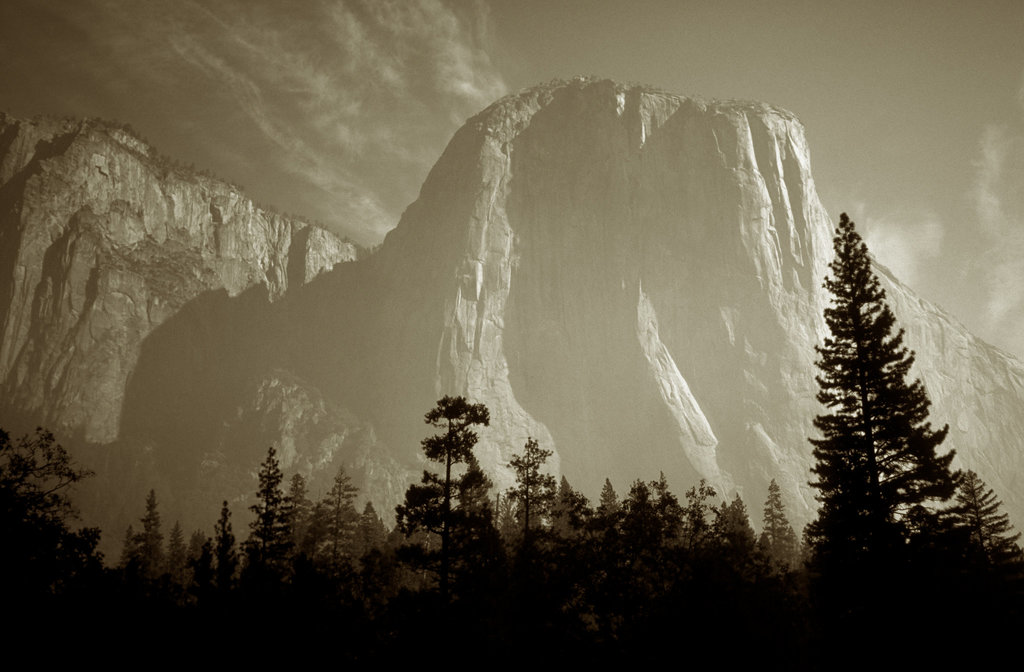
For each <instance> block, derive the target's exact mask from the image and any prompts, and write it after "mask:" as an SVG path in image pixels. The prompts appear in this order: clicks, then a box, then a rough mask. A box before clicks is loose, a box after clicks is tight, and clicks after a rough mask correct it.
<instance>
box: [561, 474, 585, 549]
mask: <svg viewBox="0 0 1024 672" xmlns="http://www.w3.org/2000/svg"><path fill="white" fill-rule="evenodd" d="M592 514H593V512H592V511H591V509H590V502H588V501H587V498H586V497H585V496H584V495H583V493H581V492H577V491H576V490H574V489H573V487H572V486H571V485H569V480H568V479H567V478H566V477H565V476H562V480H561V481H560V482H559V484H558V493H557V494H556V495H555V503H554V506H553V507H552V509H551V525H552V528H553V529H554V531H555V533H556V534H557V535H558V536H559V537H561V538H562V539H571V538H575V537H578V536H579V534H580V532H581V531H582V530H583V529H584V528H585V527H586V525H587V523H588V522H589V520H590V517H591V515H592Z"/></svg>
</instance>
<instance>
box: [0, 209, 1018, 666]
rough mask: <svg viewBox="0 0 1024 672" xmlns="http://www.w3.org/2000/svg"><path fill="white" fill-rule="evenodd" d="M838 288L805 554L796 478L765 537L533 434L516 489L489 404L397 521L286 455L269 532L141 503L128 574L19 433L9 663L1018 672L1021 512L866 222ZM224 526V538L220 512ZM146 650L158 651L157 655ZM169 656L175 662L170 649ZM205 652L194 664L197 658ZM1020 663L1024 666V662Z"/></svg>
mask: <svg viewBox="0 0 1024 672" xmlns="http://www.w3.org/2000/svg"><path fill="white" fill-rule="evenodd" d="M834 245H835V251H836V258H835V261H834V262H833V264H832V265H831V267H830V268H831V270H832V275H831V277H830V278H829V279H828V280H827V281H826V287H827V288H828V290H829V291H830V293H831V294H832V296H833V302H832V305H831V307H830V308H829V309H828V310H826V312H825V320H826V323H827V324H828V327H829V329H830V333H831V336H830V337H829V338H827V339H825V342H824V344H823V345H822V346H820V347H819V348H818V356H819V359H818V368H819V372H820V375H819V377H818V383H819V392H818V401H819V402H820V403H821V404H822V408H823V409H824V412H823V414H822V415H820V416H818V417H817V418H816V419H815V427H816V429H817V430H818V432H819V433H818V435H817V436H814V437H810V439H811V444H812V446H813V454H814V458H815V466H814V467H813V468H812V469H811V473H810V474H808V478H809V481H810V484H811V486H812V487H813V488H814V489H815V491H816V496H817V499H818V501H819V504H820V508H819V511H818V515H817V517H816V519H815V520H814V521H812V523H811V524H810V525H809V526H808V527H807V529H806V530H804V533H803V535H802V538H801V537H798V535H797V534H796V533H795V532H794V530H793V528H792V527H791V526H790V524H789V522H788V521H787V519H786V512H785V508H784V506H783V501H782V498H781V494H780V490H779V488H778V487H777V486H776V485H775V483H774V481H773V482H772V485H771V487H770V489H769V495H768V498H767V500H766V501H765V502H764V503H763V506H762V508H761V511H760V515H757V514H756V513H755V515H754V518H755V519H758V520H757V522H758V523H759V524H760V533H759V534H757V533H755V530H754V527H753V525H752V521H751V514H750V512H748V509H747V504H746V503H745V502H743V500H742V499H741V498H740V497H739V496H736V497H735V498H733V499H732V500H731V501H728V500H725V499H723V498H722V497H721V494H722V493H717V492H715V491H714V489H713V488H711V487H709V486H708V485H707V484H706V483H705V482H703V481H701V482H700V483H696V484H692V486H691V487H690V488H689V489H688V490H686V491H685V493H684V494H683V496H682V498H680V497H678V496H677V495H676V494H675V493H674V492H673V491H672V490H671V488H670V487H669V484H668V483H667V482H666V480H665V478H664V476H661V477H660V478H657V479H655V480H651V481H641V480H637V481H635V482H634V483H633V484H632V485H631V487H630V488H629V491H628V492H624V493H616V492H615V491H614V490H613V488H612V486H611V483H610V482H608V481H606V483H605V487H604V489H603V491H602V492H601V496H600V499H599V501H597V502H590V501H588V500H587V499H586V498H585V497H584V496H583V495H581V494H580V493H579V492H577V491H575V490H574V489H573V488H572V486H571V485H570V483H569V482H568V481H567V480H566V479H565V478H562V479H561V482H560V483H556V481H555V479H554V477H553V476H551V475H550V474H549V473H548V472H547V470H546V469H545V463H546V460H547V458H548V457H549V456H550V455H551V452H550V451H549V450H548V449H547V448H545V447H544V446H541V445H539V444H538V443H537V442H535V441H533V440H530V441H528V442H527V443H526V445H525V446H524V447H523V449H522V451H521V452H520V453H519V454H518V455H516V456H515V457H514V458H513V459H512V461H511V466H512V468H513V469H514V471H515V474H516V484H515V486H514V487H513V488H511V489H510V490H508V491H505V492H497V491H496V490H495V488H494V487H493V486H492V484H491V482H490V481H489V479H488V477H487V476H486V475H485V474H484V472H483V471H482V470H481V469H480V467H479V465H478V464H477V462H476V459H475V458H474V456H473V447H474V445H475V443H476V440H477V435H476V433H475V431H474V428H478V427H481V426H484V425H487V424H488V423H489V413H488V410H487V408H486V407H484V406H483V405H481V404H474V403H471V402H470V401H468V400H466V399H465V398H462V397H444V398H442V399H440V400H439V401H438V402H437V405H436V407H435V408H433V409H431V410H430V411H429V412H428V413H427V414H426V416H425V420H426V423H427V424H428V425H430V427H431V428H432V430H431V431H432V432H433V433H432V434H430V435H429V436H427V437H426V438H425V439H424V440H423V442H422V445H423V451H424V455H425V457H426V458H427V459H428V460H430V461H431V462H433V463H434V464H435V465H436V468H435V469H431V470H427V471H425V472H424V473H423V477H422V479H421V481H420V483H418V484H414V485H412V486H410V487H409V489H408V490H407V492H406V496H405V501H404V502H403V503H402V504H401V505H400V506H398V507H397V509H396V511H395V519H396V526H395V528H394V529H392V530H389V529H387V528H386V527H385V525H384V523H383V522H382V519H381V517H380V516H379V515H378V513H377V512H376V511H375V510H374V508H373V506H372V504H367V505H366V506H365V508H364V509H363V510H362V512H359V511H358V510H357V509H356V507H355V506H354V502H355V501H356V497H357V494H358V493H357V492H356V490H355V488H353V487H352V485H351V483H350V481H349V478H348V477H347V475H346V474H345V472H344V471H339V473H338V474H337V476H336V477H335V480H334V484H333V487H332V488H331V490H330V491H329V492H328V493H327V494H326V495H325V496H324V497H322V498H320V499H318V500H316V501H313V500H311V499H310V497H309V494H308V492H307V488H306V482H305V480H304V479H303V477H302V476H301V475H298V474H295V475H292V476H291V477H290V478H288V479H286V477H285V475H284V474H283V473H282V471H281V469H280V465H279V463H278V460H277V457H276V453H275V450H274V448H273V447H271V448H270V449H269V450H268V453H267V456H266V459H265V460H264V461H263V463H262V464H261V465H260V467H259V478H258V490H257V492H256V504H254V505H253V506H252V507H250V509H251V511H250V512H251V514H252V523H251V524H250V525H249V526H248V529H245V530H236V529H234V527H233V525H232V511H231V510H230V508H229V506H228V504H227V502H225V503H224V505H223V508H222V510H221V512H220V516H219V518H218V519H217V520H216V522H215V523H214V524H213V527H212V529H213V535H212V536H209V535H208V534H207V533H205V532H203V531H195V532H192V533H191V535H190V536H189V537H188V538H186V536H185V533H184V531H183V530H182V529H181V528H180V526H179V525H177V524H175V525H174V526H173V527H172V528H171V529H170V530H167V529H166V526H165V525H164V524H163V521H161V517H160V511H159V504H158V497H157V493H156V492H150V495H149V497H148V498H147V500H146V502H145V503H144V505H143V503H141V502H140V513H141V516H140V517H139V519H138V523H137V524H133V525H132V526H131V527H129V528H128V529H127V530H126V531H124V543H123V550H122V553H121V556H120V558H117V559H114V558H103V557H102V556H101V555H100V554H99V553H98V552H97V550H96V549H97V544H98V541H99V538H100V530H98V529H95V528H76V527H75V520H76V519H75V513H74V508H73V506H72V502H71V498H70V497H71V491H72V489H73V487H74V485H75V484H76V483H77V482H79V481H80V480H81V479H83V478H87V477H88V476H89V474H87V473H86V472H83V471H82V470H80V469H79V468H77V467H76V466H75V464H74V463H73V461H72V460H71V458H70V456H69V455H68V453H67V452H66V451H65V450H64V449H63V448H62V447H61V446H60V445H59V444H58V443H57V442H56V441H55V440H54V437H53V436H52V435H51V434H49V433H48V432H46V431H44V430H39V431H38V432H37V433H36V434H34V435H29V436H24V437H20V438H12V437H10V436H9V435H8V434H6V433H4V432H2V431H0V518H2V519H0V534H2V538H3V547H2V551H0V587H2V596H3V604H4V609H5V612H6V615H7V616H8V619H9V620H11V619H12V617H13V624H12V625H9V626H7V627H6V629H5V632H4V634H5V636H6V641H7V642H9V643H10V644H9V646H8V647H7V649H8V655H12V653H13V652H15V651H18V650H24V651H25V652H29V655H30V656H34V657H33V658H32V659H33V660H35V659H39V660H43V659H51V657H52V656H53V655H54V654H55V653H59V652H62V653H65V654H68V655H73V656H75V657H77V658H81V659H85V658H88V657H90V656H95V657H100V656H102V658H103V659H105V660H108V661H119V662H126V661H129V660H131V661H135V662H136V663H138V664H146V665H148V664H152V663H153V662H154V661H156V660H159V659H160V658H161V657H162V656H167V655H180V656H182V657H183V658H186V659H191V660H193V661H194V662H198V661H199V660H201V659H210V658H211V657H216V658H217V659H220V660H224V661H230V660H236V661H237V660H247V661H253V662H255V663H258V664H263V665H269V664H274V663H292V664H294V663H296V662H297V661H299V660H302V659H305V658H315V659H317V660H319V661H329V663H330V664H331V665H333V666H339V665H343V664H347V663H373V664H376V663H378V662H388V661H394V662H412V663H430V662H431V661H434V662H436V663H437V664H443V665H445V666H447V667H453V668H468V667H481V666H484V665H489V666H494V665H498V666H500V667H502V668H504V667H508V666H510V665H514V664H523V665H530V666H540V667H548V666H553V665H555V664H559V663H563V662H570V663H576V664H585V665H602V664H605V665H618V664H621V665H636V664H642V663H645V662H661V661H664V662H670V663H674V664H676V666H679V665H683V666H685V665H690V664H693V665H701V666H704V665H714V666H716V667H719V668H723V669H734V668H739V667H745V666H747V665H750V666H756V667H759V668H765V667H767V668H769V669H849V668H863V667H864V666H865V665H871V666H873V667H876V666H877V667H882V668H883V669H891V668H893V667H900V666H904V665H905V666H908V667H911V668H913V669H922V668H926V667H937V668H939V669H945V668H949V667H952V666H953V665H954V664H956V663H958V662H959V661H961V660H963V661H966V662H970V663H972V664H973V666H975V667H977V666H978V665H980V664H983V663H984V662H985V661H987V660H996V661H1001V662H1002V664H1005V662H1006V661H1007V660H1010V661H1013V662H1016V663H1017V664H1019V651H1018V650H1016V648H1015V647H1016V642H1017V640H1018V639H1019V636H1020V633H1021V632H1022V630H1021V628H1022V627H1024V555H1022V551H1021V548H1020V546H1019V545H1018V543H1017V542H1018V540H1019V538H1020V535H1019V534H1017V533H1015V532H1014V530H1013V528H1012V527H1011V525H1010V522H1009V520H1008V518H1007V516H1006V515H1005V514H1004V513H1003V512H1002V511H1001V505H1000V502H999V499H998V497H997V495H996V494H995V493H994V492H992V490H991V489H989V488H988V487H987V486H986V485H985V484H984V483H983V482H982V481H981V479H980V478H978V476H977V475H976V474H975V473H974V472H973V471H970V470H964V471H954V470H953V469H952V463H953V458H954V453H953V452H952V451H951V450H950V451H946V452H942V444H943V441H944V439H945V436H946V431H947V429H946V428H945V427H943V428H938V429H933V428H932V427H931V425H930V424H929V422H928V409H929V400H928V397H927V395H926V394H925V391H924V389H923V386H922V385H921V384H920V382H919V381H908V380H907V376H908V373H909V371H910V369H911V367H912V365H913V361H914V358H913V353H912V352H908V351H907V350H906V348H904V347H903V345H902V331H900V330H898V329H897V328H896V326H895V320H894V318H893V316H892V313H891V312H890V311H889V309H888V307H887V306H886V305H885V295H884V292H883V291H882V290H880V289H879V287H878V281H877V278H875V276H874V274H873V272H872V270H871V264H870V260H869V257H868V255H867V249H866V247H865V246H864V244H863V242H862V241H861V240H860V238H859V236H858V235H857V234H856V232H855V230H854V227H853V223H852V222H850V221H849V220H848V219H847V218H846V216H845V215H843V217H842V219H841V221H840V224H839V228H838V230H837V233H836V238H835V241H834ZM211 522H212V521H211ZM139 651H145V652H146V655H148V656H149V658H148V659H139V658H138V653H137V652H139ZM161 652H163V653H161ZM193 654H194V655H193ZM1015 658H1016V660H1015Z"/></svg>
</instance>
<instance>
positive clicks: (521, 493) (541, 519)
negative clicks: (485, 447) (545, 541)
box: [507, 438, 555, 545]
mask: <svg viewBox="0 0 1024 672" xmlns="http://www.w3.org/2000/svg"><path fill="white" fill-rule="evenodd" d="M551 455H552V453H551V451H550V450H547V449H545V448H541V447H540V444H538V443H537V441H536V439H532V438H531V439H528V440H527V441H526V445H525V446H524V447H523V452H522V453H521V454H519V455H514V456H513V457H512V459H511V460H510V462H509V464H510V466H511V467H512V470H513V471H514V472H515V474H516V484H515V485H514V486H513V487H512V488H511V489H510V490H509V491H508V495H507V497H508V498H509V499H510V500H511V501H512V502H513V503H515V505H516V513H517V517H518V519H519V525H520V529H521V530H522V535H523V536H522V540H523V544H524V545H528V544H530V543H531V540H532V537H531V528H535V527H541V526H543V525H544V524H545V522H546V520H547V517H548V516H549V515H550V512H551V505H552V504H553V502H554V498H555V477H554V476H552V475H551V474H545V473H543V472H542V471H541V469H542V468H543V467H544V463H545V462H547V459H548V458H549V457H551Z"/></svg>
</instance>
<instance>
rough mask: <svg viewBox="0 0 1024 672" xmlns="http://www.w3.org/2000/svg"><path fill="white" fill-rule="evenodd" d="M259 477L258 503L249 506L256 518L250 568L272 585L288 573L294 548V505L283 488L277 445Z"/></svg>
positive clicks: (247, 545)
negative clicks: (290, 525) (286, 496)
mask: <svg viewBox="0 0 1024 672" xmlns="http://www.w3.org/2000/svg"><path fill="white" fill-rule="evenodd" d="M258 478H259V488H258V489H257V491H256V503H255V504H253V505H252V506H250V507H249V510H250V511H252V512H253V514H254V515H255V518H254V519H253V521H252V523H250V525H249V538H248V539H247V540H246V542H245V553H246V560H247V564H246V571H247V572H248V573H249V574H250V576H251V577H253V578H256V580H257V581H258V582H267V583H268V584H269V583H272V582H274V581H276V580H280V579H281V578H283V576H284V575H285V574H286V572H287V568H288V559H289V557H290V553H291V549H292V534H291V529H290V527H289V525H288V520H289V517H290V511H289V508H290V507H289V506H288V502H287V500H286V498H285V495H284V491H283V490H282V489H281V483H282V481H283V480H284V476H283V475H282V473H281V466H280V463H279V462H278V461H277V453H276V451H275V450H274V447H273V446H271V447H270V448H269V450H268V451H267V459H266V460H264V461H263V463H262V464H261V465H260V471H259V476H258Z"/></svg>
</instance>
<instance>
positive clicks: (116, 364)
mask: <svg viewBox="0 0 1024 672" xmlns="http://www.w3.org/2000/svg"><path fill="white" fill-rule="evenodd" d="M354 258H355V248H354V246H353V245H352V244H351V243H347V242H343V241H342V240H340V239H338V238H337V237H335V236H334V235H333V234H330V233H327V232H326V231H323V230H321V229H319V228H317V227H314V226H311V225H309V224H307V223H304V222H299V221H295V220H291V219H287V218H285V217H282V216H280V215H277V214H274V213H272V212H268V211H265V210H262V209H260V208H259V207H257V206H255V205H254V204H253V202H252V201H251V200H249V199H248V198H247V197H245V196H244V195H243V194H242V193H241V191H240V190H239V189H238V188H237V187H234V186H232V185H229V184H226V183H224V182H222V181H220V180H216V179H213V178H210V177H205V176H202V175H198V174H195V173H194V172H193V171H191V170H184V169H179V168H175V167H174V166H173V165H172V164H171V163H170V161H169V160H167V159H165V158H163V157H161V156H159V155H157V153H156V152H155V151H154V150H153V149H152V148H151V147H150V146H149V145H147V144H146V143H144V142H142V141H140V140H139V139H137V138H136V137H134V136H133V135H132V134H130V133H128V132H126V131H125V130H124V129H122V128H119V127H117V126H114V125H111V124H108V123H103V122H97V121H59V120H48V119H36V120H33V121H22V120H17V119H14V118H11V117H6V116H0V398H2V401H0V411H2V413H3V416H4V420H3V422H4V423H9V422H11V419H12V417H19V418H23V419H25V420H26V421H28V422H31V423H33V424H41V425H45V426H47V427H49V428H51V429H53V430H54V431H56V432H58V435H60V436H62V437H63V439H64V440H65V441H68V440H70V441H73V442H76V443H84V444H109V443H111V442H114V441H116V440H123V439H125V438H126V436H130V437H131V441H130V443H131V444H132V447H133V448H135V449H137V450H138V451H148V452H152V451H153V450H154V448H155V447H156V448H160V449H162V451H163V453H162V455H161V458H162V459H161V461H160V462H161V465H162V468H163V469H164V470H165V471H166V467H167V465H168V464H173V466H174V467H176V468H177V469H179V470H180V471H182V472H185V473H188V474H190V475H194V474H195V473H197V470H196V469H195V468H191V469H190V468H185V467H183V466H182V464H181V463H183V462H185V461H187V457H186V456H189V454H190V451H192V450H193V448H192V446H191V445H188V444H189V441H186V440H185V439H191V438H193V436H190V435H189V431H191V428H193V427H195V428H203V429H207V428H208V425H206V424H204V423H203V419H202V418H199V417H190V413H191V412H193V411H195V410H196V409H203V408H206V407H209V408H213V409H224V408H229V407H233V405H235V404H237V403H242V402H238V401H236V400H234V399H232V400H227V401H226V400H224V399H223V398H218V399H216V400H214V401H210V399H211V398H212V397H213V396H214V395H215V393H216V392H217V391H218V388H224V387H225V386H226V385H230V384H231V382H232V381H226V380H225V379H224V378H223V377H219V375H218V374H219V373H220V371H219V369H222V364H223V361H221V360H223V359H225V358H224V357H223V356H222V355H221V353H222V352H226V353H228V355H229V358H230V355H231V354H232V352H233V351H235V350H236V348H235V347H234V343H233V342H234V341H235V340H236V335H234V334H231V333H230V330H229V329H227V328H228V327H231V326H233V323H232V322H231V320H230V319H228V318H229V316H234V317H237V318H238V320H236V322H235V323H234V324H247V325H248V326H251V327H254V328H260V327H262V326H263V325H262V323H261V322H260V321H259V319H258V317H259V316H261V315H263V314H265V313H267V311H268V309H267V306H268V305H270V303H271V302H273V301H277V300H279V299H280V298H281V297H282V296H283V295H284V294H285V293H286V292H287V291H288V289H289V287H291V286H294V285H302V284H303V283H305V282H308V281H310V280H312V279H313V278H315V277H316V276H317V275H318V274H320V273H322V272H325V271H329V270H330V269H331V268H332V267H333V266H334V265H335V264H338V263H339V262H344V261H350V260H353V259H354ZM182 327H184V328H182ZM175 333H178V334H181V335H182V338H180V339H178V341H176V342H175V343H176V347H172V346H170V345H169V344H170V343H171V342H174V339H173V338H169V335H170V334H175ZM162 346H167V347H163V349H161V347H162ZM218 346H219V347H220V351H218V350H217V347H218ZM147 351H148V352H150V353H154V352H156V353H162V354H169V355H173V357H168V358H165V359H163V360H160V361H153V359H154V358H153V357H150V358H149V360H150V361H149V362H148V364H149V366H148V368H147V366H145V365H146V364H147V360H146V354H147ZM243 351H244V350H243ZM233 363H235V364H238V363H239V362H237V357H236V359H235V361H234V362H233ZM243 366H244V365H243ZM204 367H205V368H206V369H207V370H209V371H210V375H209V380H208V381H205V382H207V383H209V385H205V386H200V387H198V388H193V389H183V388H182V387H181V386H178V387H176V386H175V381H176V380H181V377H180V372H182V371H187V370H190V369H201V368H204ZM147 371H148V372H154V371H155V372H156V373H158V374H160V375H155V376H149V377H148V378H147V377H146V376H145V375H142V374H144V373H146V372H147ZM255 373H256V374H257V375H258V374H259V373H260V372H259V371H258V370H257V371H256V372H255ZM249 375H252V372H249ZM160 405H162V408H159V412H158V413H157V412H152V413H148V414H146V413H139V412H138V411H139V410H140V409H143V410H148V411H156V410H157V407H158V406H160ZM132 410H134V411H136V412H135V413H132V412H130V411H132ZM153 421H155V422H153ZM151 422H152V424H150V423H151ZM218 422H219V420H218ZM9 426H10V425H8V427H9ZM143 428H145V429H146V431H145V432H141V433H140V432H138V431H135V432H134V433H133V431H134V430H138V429H143ZM157 432H163V434H162V435H161V436H162V438H163V445H162V446H156V444H157V443H159V439H160V438H161V437H160V436H157V435H156V433H157ZM209 434H211V433H210V432H207V435H205V436H203V437H202V438H203V439H204V445H203V446H202V447H203V448H207V449H217V448H218V447H217V445H216V443H217V441H218V440H219V439H218V437H217V436H216V435H215V434H214V435H213V436H210V435H209ZM185 446H187V447H185ZM168 451H173V452H174V453H175V455H176V456H179V457H181V459H178V460H174V459H167V452H168ZM252 451H254V452H256V453H259V452H261V451H262V452H264V453H265V451H266V446H265V445H264V446H262V448H261V447H259V446H254V447H253V448H252ZM199 452H200V454H201V451H199ZM100 470H102V467H100ZM166 481H167V479H166V478H162V480H161V482H163V483H166ZM110 487H111V488H112V489H114V490H117V489H118V488H119V487H120V486H119V485H118V484H112V485H111V486H110ZM178 489H179V490H182V488H178ZM162 494H163V495H164V496H165V498H166V497H167V496H169V495H170V493H167V492H164V493H162ZM225 494H227V493H225Z"/></svg>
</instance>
